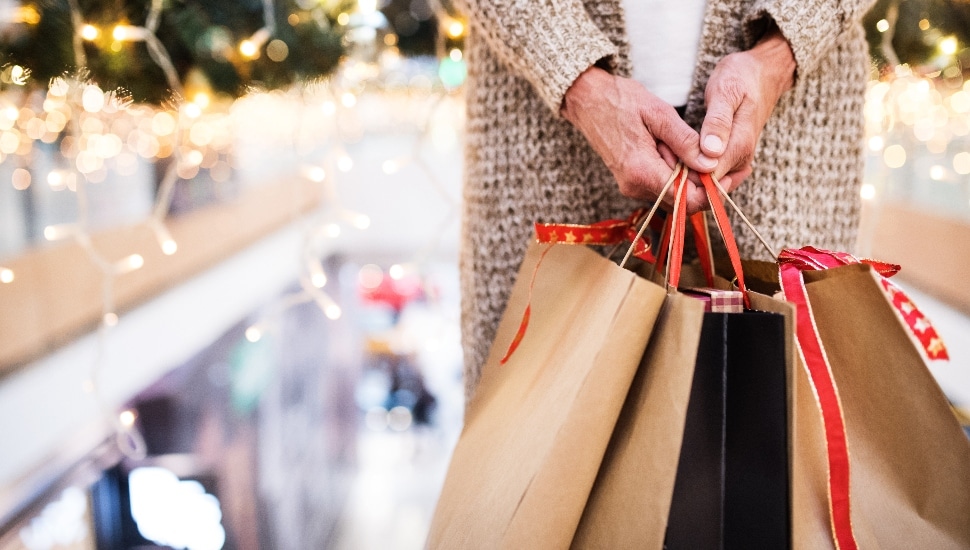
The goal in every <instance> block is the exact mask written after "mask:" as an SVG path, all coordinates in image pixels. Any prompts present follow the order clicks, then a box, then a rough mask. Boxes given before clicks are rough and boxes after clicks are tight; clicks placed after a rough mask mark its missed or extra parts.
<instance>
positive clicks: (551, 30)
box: [460, 0, 872, 397]
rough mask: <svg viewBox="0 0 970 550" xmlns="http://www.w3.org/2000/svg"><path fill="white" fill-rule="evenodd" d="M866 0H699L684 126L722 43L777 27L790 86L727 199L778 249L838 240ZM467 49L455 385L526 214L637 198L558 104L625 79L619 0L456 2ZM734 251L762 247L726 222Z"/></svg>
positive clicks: (851, 216)
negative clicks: (701, 12) (609, 77)
mask: <svg viewBox="0 0 970 550" xmlns="http://www.w3.org/2000/svg"><path fill="white" fill-rule="evenodd" d="M871 3H872V0H709V1H708V5H707V8H706V14H705V17H704V23H703V32H702V38H701V44H700V50H699V53H698V61H697V67H696V69H695V72H694V78H693V84H692V88H691V93H690V96H689V99H688V104H687V110H686V116H685V118H686V120H687V122H688V124H691V125H692V126H693V127H695V128H696V129H699V128H700V123H701V122H702V120H703V117H704V114H705V106H704V88H705V86H706V83H707V79H708V76H709V75H710V73H711V71H712V70H713V68H714V66H715V64H716V63H717V62H718V60H720V59H721V58H722V57H724V56H725V55H727V54H729V53H732V52H736V51H739V50H745V49H748V48H750V47H751V46H752V45H753V44H754V42H755V41H756V40H757V39H758V38H759V36H760V34H761V32H762V31H763V29H764V28H765V26H766V24H767V23H768V22H769V21H770V20H772V19H773V20H774V21H775V23H776V24H777V25H778V27H779V28H780V29H781V31H782V33H783V34H784V36H785V37H786V38H787V39H788V41H789V43H790V45H791V48H792V51H793V52H794V54H795V61H796V64H797V69H796V80H795V87H794V88H793V89H792V90H790V91H788V92H786V93H785V95H783V96H782V98H781V99H780V101H779V103H778V105H777V106H776V107H775V110H774V112H773V114H772V116H771V118H770V120H769V121H768V123H767V126H766V127H765V129H764V131H763V132H762V134H761V138H760V141H759V144H758V147H757V150H756V153H755V159H754V162H753V172H752V174H751V176H749V177H748V178H747V179H746V180H745V181H744V183H743V184H742V185H741V186H740V187H739V188H738V189H736V190H735V191H733V192H732V197H733V198H734V199H735V201H736V202H737V203H738V204H739V206H740V207H741V208H742V209H743V210H744V212H745V213H746V214H747V215H748V217H749V218H750V220H751V221H752V222H753V223H754V225H755V226H756V227H757V228H758V229H759V230H760V231H761V233H762V234H763V235H764V236H765V237H766V238H767V239H768V241H769V242H771V243H773V244H774V245H775V246H776V247H777V248H779V249H780V248H781V247H788V246H804V245H814V246H818V247H821V248H826V249H834V250H841V251H851V249H852V248H853V247H854V245H855V238H856V229H857V226H858V218H859V187H860V185H861V178H862V170H863V118H862V102H863V96H864V92H865V86H866V81H867V75H868V70H869V65H868V55H867V48H866V43H865V40H864V33H863V30H862V26H861V24H860V20H861V18H862V16H863V15H864V14H865V12H866V10H868V8H869V7H870V5H871ZM463 7H464V9H465V11H466V13H467V14H468V15H469V18H470V21H471V29H470V36H469V38H468V47H467V60H468V66H469V78H468V84H467V89H466V93H467V125H466V132H467V134H466V151H465V186H464V207H463V208H464V211H463V222H462V251H461V259H460V272H461V291H462V341H463V347H464V353H465V388H466V396H469V397H470V396H471V393H472V392H473V391H474V388H475V385H476V384H477V382H478V379H479V375H480V371H481V367H482V365H483V363H484V361H485V358H486V356H487V354H488V350H489V347H490V345H491V342H492V339H493V338H494V336H495V331H496V328H497V325H498V322H499V319H500V317H501V315H502V311H503V309H504V308H505V303H506V301H507V299H508V296H509V293H510V290H511V286H512V284H513V283H514V280H515V276H516V273H517V270H518V267H519V263H520V262H521V260H522V256H523V254H524V252H525V249H526V248H527V246H528V242H529V239H530V238H531V237H532V234H533V229H532V224H533V222H536V221H548V222H563V223H592V222H595V221H599V220H604V219H608V218H618V217H626V216H627V215H628V214H629V213H630V212H632V211H633V209H634V208H636V207H638V206H642V204H638V203H636V202H635V201H632V200H630V199H627V198H625V197H623V196H621V195H620V193H619V191H618V188H617V184H616V182H615V180H614V178H613V176H612V174H611V173H610V171H609V169H607V167H606V165H605V164H604V163H603V161H602V160H601V159H600V158H599V157H598V156H597V154H596V153H595V152H594V151H593V150H592V148H591V147H590V146H589V144H588V143H587V141H586V140H585V138H584V137H583V135H582V134H581V133H580V132H579V131H578V130H577V129H575V128H574V127H573V126H572V125H571V124H570V123H569V122H567V121H566V120H564V119H562V118H561V117H560V116H559V108H560V105H561V104H562V100H563V96H564V94H565V93H566V90H567V89H568V88H569V86H570V85H571V84H572V82H573V81H574V80H575V79H576V77H577V76H578V75H579V74H580V73H582V72H583V71H584V70H586V69H587V68H589V67H590V66H591V65H594V64H597V63H598V64H599V65H600V66H603V65H604V64H605V65H606V67H607V68H608V69H609V70H611V71H613V72H614V73H615V74H619V75H622V76H629V74H630V62H629V59H628V43H627V38H626V29H625V25H624V18H623V10H622V8H621V0H465V4H464V6H463ZM735 233H736V234H737V238H738V241H739V245H740V248H741V253H742V255H743V256H744V257H748V258H752V257H761V258H764V257H765V256H766V253H765V252H764V251H763V250H762V249H760V248H759V247H758V243H757V242H756V240H755V238H754V237H753V236H752V235H751V232H750V231H748V230H746V229H742V228H736V231H735Z"/></svg>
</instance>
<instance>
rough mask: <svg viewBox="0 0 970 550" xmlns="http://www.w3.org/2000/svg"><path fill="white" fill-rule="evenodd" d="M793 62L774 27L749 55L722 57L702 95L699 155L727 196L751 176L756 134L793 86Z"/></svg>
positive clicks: (783, 40)
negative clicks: (710, 162) (712, 161)
mask: <svg viewBox="0 0 970 550" xmlns="http://www.w3.org/2000/svg"><path fill="white" fill-rule="evenodd" d="M794 74H795V56H794V54H793V53H792V50H791V46H790V45H789V44H788V41H787V40H785V37H784V36H783V35H782V34H781V31H779V30H778V28H777V27H775V26H774V25H772V26H771V29H770V30H769V31H768V32H767V33H766V34H765V36H764V37H763V38H762V39H761V40H760V41H759V42H758V43H757V44H756V45H755V46H754V47H753V48H752V49H750V50H747V51H743V52H737V53H733V54H730V55H727V56H725V57H724V58H723V59H721V61H720V62H718V64H717V66H716V67H715V68H714V72H712V73H711V77H710V80H708V83H707V88H706V90H705V101H706V103H707V115H706V116H705V117H704V122H703V125H702V126H701V134H700V144H701V152H703V153H704V154H705V155H707V156H708V157H712V158H716V159H717V160H718V163H717V168H716V169H715V170H714V176H715V177H717V178H718V179H719V180H720V181H721V184H722V185H723V187H724V188H725V190H727V191H731V190H732V189H734V188H736V187H737V186H738V185H740V184H741V181H742V180H744V179H745V178H746V177H748V176H749V175H750V174H751V161H752V159H753V158H754V152H755V147H756V146H757V143H758V138H759V137H760V136H761V131H762V130H763V129H764V127H765V124H766V123H767V122H768V117H769V116H771V112H772V110H774V108H775V104H776V103H778V99H779V98H780V97H781V95H782V94H783V93H785V91H787V90H788V89H790V88H791V87H792V86H793V85H794Z"/></svg>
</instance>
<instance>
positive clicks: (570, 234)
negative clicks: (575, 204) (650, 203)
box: [535, 208, 656, 263]
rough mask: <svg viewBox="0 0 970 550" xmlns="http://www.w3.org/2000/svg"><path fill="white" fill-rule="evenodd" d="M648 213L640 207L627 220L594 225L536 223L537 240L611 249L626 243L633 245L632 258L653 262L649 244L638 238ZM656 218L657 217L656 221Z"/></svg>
mask: <svg viewBox="0 0 970 550" xmlns="http://www.w3.org/2000/svg"><path fill="white" fill-rule="evenodd" d="M646 213H647V210H646V209H644V208H638V209H637V210H636V211H634V212H633V214H631V215H630V217H628V218H627V219H625V220H605V221H601V222H596V223H594V224H591V225H575V224H566V223H537V224H535V228H536V240H537V241H539V242H540V243H550V244H587V245H600V246H609V245H617V244H621V243H624V242H632V243H633V255H634V256H636V257H637V258H640V259H641V260H644V261H647V262H650V263H653V262H654V257H653V253H652V252H651V251H650V244H649V243H648V242H647V240H646V239H644V238H643V237H640V238H639V239H638V238H637V230H638V229H639V228H640V227H639V222H640V221H641V220H642V219H643V216H644V215H645V214H646ZM654 219H656V218H654Z"/></svg>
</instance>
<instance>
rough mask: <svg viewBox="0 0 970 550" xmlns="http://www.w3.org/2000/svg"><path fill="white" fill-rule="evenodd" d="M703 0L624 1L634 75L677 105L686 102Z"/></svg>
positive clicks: (694, 60)
mask: <svg viewBox="0 0 970 550" xmlns="http://www.w3.org/2000/svg"><path fill="white" fill-rule="evenodd" d="M706 7H707V1H706V0H623V10H624V11H625V12H626V27H627V35H628V36H629V39H630V60H631V61H632V62H633V78H634V79H635V80H637V81H639V82H640V83H641V84H643V85H644V86H646V87H647V89H648V90H650V92H651V93H653V94H654V95H656V96H657V97H659V98H660V99H662V100H664V101H666V102H667V103H669V104H671V105H673V106H675V107H679V106H681V105H684V104H686V103H687V94H688V93H689V92H690V84H691V80H692V78H693V76H694V65H695V64H696V63H697V51H698V49H699V47H700V41H701V27H702V26H703V23H704V9H705V8H706Z"/></svg>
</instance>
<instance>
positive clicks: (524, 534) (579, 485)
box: [427, 244, 666, 549]
mask: <svg viewBox="0 0 970 550" xmlns="http://www.w3.org/2000/svg"><path fill="white" fill-rule="evenodd" d="M548 247H549V245H538V244H533V245H532V246H531V247H530V249H529V251H528V253H527V255H526V257H525V260H524V261H523V264H522V267H521V269H520V271H519V277H518V280H517V282H516V284H515V286H514V288H513V291H512V297H511V299H510V300H509V304H508V306H507V308H506V311H505V314H504V315H503V318H502V321H501V323H500V325H499V328H498V333H497V336H496V338H495V341H494V344H493V347H492V349H491V353H490V355H489V357H488V360H487V361H486V364H485V367H484V369H483V374H482V379H481V381H480V385H479V387H478V389H477V390H476V393H475V395H474V396H473V398H472V399H471V401H470V402H469V403H468V407H467V411H466V416H465V427H464V429H463V431H462V434H461V436H460V438H459V441H458V443H457V445H456V447H455V451H454V454H453V456H452V461H451V465H450V467H449V469H448V473H447V475H446V478H445V482H444V486H443V488H442V492H441V496H440V497H439V501H438V504H437V508H436V510H435V514H434V517H433V519H432V522H431V528H430V532H429V536H428V541H427V546H428V547H429V548H436V549H437V548H441V549H453V548H462V549H467V548H487V549H496V548H516V549H519V548H529V549H541V548H567V547H569V545H570V542H571V540H572V538H573V534H574V532H575V530H576V526H577V525H578V523H579V520H580V517H581V515H582V513H583V509H584V507H585V504H586V501H587V498H588V496H589V492H590V488H591V487H592V486H593V482H594V480H595V478H596V474H597V472H598V471H599V466H600V463H601V462H602V459H603V454H604V453H605V451H606V447H607V444H608V443H609V440H610V436H611V434H612V433H613V429H614V426H615V424H616V421H617V418H618V416H619V414H620V409H621V407H622V406H623V403H624V400H625V398H626V395H627V393H628V391H629V389H630V384H631V383H632V381H633V378H634V375H635V373H636V372H637V366H638V365H639V363H640V360H641V358H642V356H643V353H644V349H645V348H646V345H647V342H648V340H649V338H650V335H651V332H652V331H653V328H654V323H655V321H656V319H657V316H658V314H659V312H660V310H661V307H662V305H663V304H664V301H665V300H666V292H665V290H664V289H663V288H662V287H660V286H658V285H656V284H654V283H651V282H649V281H647V280H645V279H643V278H640V277H638V276H637V275H636V274H634V273H632V272H630V271H627V270H625V269H622V268H620V267H618V266H617V265H616V264H614V263H613V262H611V261H610V260H608V259H606V258H603V257H601V256H600V255H598V254H596V253H595V252H593V251H592V250H589V249H587V248H586V247H583V246H568V245H554V246H552V247H551V248H548ZM545 251H547V252H546V255H545V257H544V259H543V262H542V264H541V266H540V268H539V270H538V271H535V266H536V264H537V262H538V261H539V259H540V256H541V255H542V254H543V252H545ZM533 273H535V280H534V286H533V287H532V292H531V296H530V284H531V283H532V276H533ZM530 298H531V299H530ZM527 304H531V308H530V310H531V318H530V319H529V324H528V327H527V330H526V331H525V334H524V338H522V339H521V341H520V343H519V345H518V348H517V349H515V351H514V353H513V354H512V355H511V357H510V358H509V360H508V362H507V363H505V364H501V360H502V358H503V356H504V355H505V353H506V351H507V350H508V348H509V345H510V343H511V342H512V341H513V340H514V339H516V335H517V334H519V333H520V327H521V323H522V319H523V313H524V312H525V310H526V306H527Z"/></svg>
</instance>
